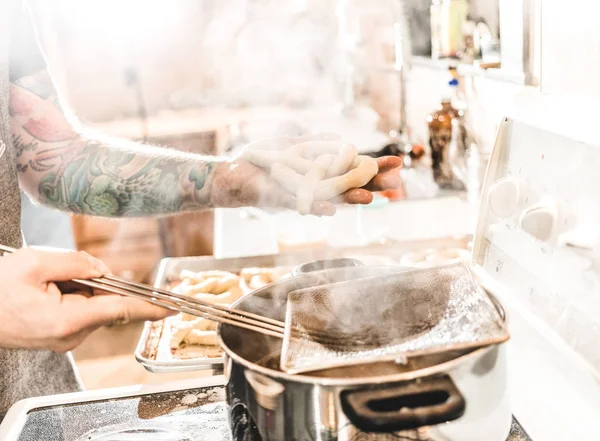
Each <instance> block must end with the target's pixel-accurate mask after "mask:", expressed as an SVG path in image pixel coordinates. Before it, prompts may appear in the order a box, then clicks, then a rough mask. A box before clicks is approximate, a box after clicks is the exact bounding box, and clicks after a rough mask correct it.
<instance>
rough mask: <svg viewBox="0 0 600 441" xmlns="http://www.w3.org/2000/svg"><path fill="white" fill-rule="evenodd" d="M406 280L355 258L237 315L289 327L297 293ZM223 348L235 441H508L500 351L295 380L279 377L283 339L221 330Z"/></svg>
mask: <svg viewBox="0 0 600 441" xmlns="http://www.w3.org/2000/svg"><path fill="white" fill-rule="evenodd" d="M401 271H406V269H404V268H399V267H369V266H364V265H362V264H360V262H357V261H352V260H350V259H344V260H337V261H321V262H310V263H308V264H305V265H301V266H299V267H297V268H296V269H295V270H294V271H293V273H292V277H289V278H287V279H283V280H281V281H279V282H276V283H273V284H270V285H267V286H265V287H263V288H261V289H259V290H257V291H254V292H253V293H251V294H249V295H247V296H245V297H243V298H242V299H240V300H239V301H238V302H236V303H235V304H234V305H233V308H235V309H240V310H243V311H247V312H252V313H256V314H261V315H263V316H266V317H270V318H272V319H275V320H281V321H284V319H285V313H286V303H287V295H288V293H289V292H291V291H293V290H295V289H299V288H307V287H311V286H317V285H321V284H326V283H334V282H342V281H350V280H357V279H360V278H364V277H372V276H378V275H385V274H391V273H398V272H401ZM490 298H491V299H492V301H493V302H494V304H495V306H496V307H497V309H498V311H499V313H500V314H501V315H502V317H503V319H504V320H505V312H504V310H503V308H502V306H501V305H500V303H499V302H498V301H497V300H496V299H495V298H494V297H493V296H492V295H490ZM219 340H220V345H221V347H222V349H223V351H224V352H225V368H224V374H225V376H226V377H227V378H228V384H227V396H228V402H229V405H230V409H231V415H230V422H231V426H232V430H233V432H234V439H236V440H237V439H245V440H257V441H309V440H310V441H313V440H318V441H334V440H336V441H350V440H353V441H358V440H361V441H367V440H376V441H381V440H392V439H393V440H398V439H401V440H430V441H442V440H443V441H505V440H506V438H507V436H508V434H509V431H510V425H511V419H512V415H511V412H510V407H509V403H508V394H507V379H506V346H505V345H503V344H500V345H493V346H488V347H485V348H480V349H475V350H463V351H453V352H446V353H443V354H436V355H428V356H422V357H415V358H411V359H409V360H408V362H407V363H405V364H398V363H396V362H377V363H370V364H363V365H359V366H349V367H342V368H333V369H327V370H323V371H319V372H311V373H306V374H300V375H290V374H286V373H285V372H282V371H281V370H280V369H279V354H280V350H281V343H282V341H281V340H280V339H278V338H275V337H270V336H265V335H262V334H259V333H257V332H253V331H248V330H242V329H239V328H236V327H235V326H231V325H221V326H220V328H219ZM236 436H237V438H235V437H236Z"/></svg>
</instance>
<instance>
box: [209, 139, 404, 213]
mask: <svg viewBox="0 0 600 441" xmlns="http://www.w3.org/2000/svg"><path fill="white" fill-rule="evenodd" d="M336 138H337V137H336V136H334V135H327V134H321V135H315V136H310V137H303V138H273V139H267V140H264V141H258V142H256V143H254V144H252V145H250V146H248V147H247V148H249V149H253V148H255V149H257V150H263V151H264V150H267V151H268V150H272V151H281V150H284V149H286V148H288V147H290V146H292V145H294V144H297V143H299V142H306V141H313V140H315V141H320V140H327V141H329V140H337V139H336ZM377 164H378V166H379V173H378V174H377V175H376V176H375V177H374V178H373V179H372V180H371V181H370V182H369V183H368V184H367V185H365V186H364V187H363V188H354V189H351V190H348V191H347V192H346V193H344V194H343V195H341V196H340V197H339V198H338V199H336V200H331V201H315V202H314V204H313V207H312V214H316V215H325V216H331V215H333V214H334V213H335V206H334V204H336V203H347V204H369V203H371V201H372V200H373V193H372V192H374V191H384V190H393V189H396V188H398V187H399V186H400V185H401V181H400V174H399V170H398V168H399V167H400V166H401V165H402V159H400V158H399V157H397V156H387V157H382V158H379V159H377ZM213 179H214V180H213V185H212V192H211V195H210V199H211V200H212V202H213V204H214V206H216V207H240V206H254V207H261V208H290V209H294V208H295V207H296V199H295V197H294V196H293V195H291V194H290V193H288V192H287V191H285V190H284V189H283V188H282V187H281V186H280V185H279V184H278V183H277V182H275V181H274V180H273V179H271V178H270V177H269V175H268V173H267V172H266V171H265V170H262V169H261V168H259V167H256V166H254V165H252V164H250V163H248V162H247V161H244V160H243V159H239V158H238V159H236V160H234V161H230V162H223V163H221V164H219V165H218V166H217V168H216V169H215V171H214V178H213Z"/></svg>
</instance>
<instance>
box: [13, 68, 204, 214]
mask: <svg viewBox="0 0 600 441" xmlns="http://www.w3.org/2000/svg"><path fill="white" fill-rule="evenodd" d="M56 103H58V99H57V95H56V93H55V92H53V88H52V83H51V80H50V78H49V76H48V75H47V74H45V73H40V74H37V75H34V76H31V77H27V78H24V79H21V80H19V81H17V82H15V83H14V84H12V85H11V96H10V106H9V110H10V115H11V123H12V131H13V143H14V147H15V153H16V159H17V170H18V171H19V173H20V179H21V181H22V183H23V185H24V186H25V187H26V190H27V191H28V192H29V193H30V194H32V195H33V196H34V197H36V198H38V199H39V200H40V202H42V203H46V204H49V205H52V206H54V207H56V208H59V209H62V210H67V211H71V212H75V213H82V214H90V215H97V216H109V217H112V216H145V215H156V214H169V213H176V212H179V211H188V210H198V209H202V208H209V207H211V206H212V201H211V187H212V178H213V171H214V166H215V162H213V161H210V160H207V159H205V158H202V157H199V156H196V155H189V154H182V153H179V152H170V151H167V150H166V149H156V148H153V147H151V146H143V145H140V144H136V143H133V142H125V141H114V142H113V141H106V142H102V141H94V140H90V139H87V138H85V137H83V136H82V135H80V134H78V133H76V132H75V131H74V130H73V129H72V127H71V125H70V124H69V123H68V121H67V119H66V117H65V115H64V114H63V113H62V112H61V111H60V109H59V107H57V106H56Z"/></svg>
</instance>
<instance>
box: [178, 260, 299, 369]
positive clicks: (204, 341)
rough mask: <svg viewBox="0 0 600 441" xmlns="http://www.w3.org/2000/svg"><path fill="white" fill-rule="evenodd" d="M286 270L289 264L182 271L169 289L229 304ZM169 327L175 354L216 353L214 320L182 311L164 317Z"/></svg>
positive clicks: (217, 303)
mask: <svg viewBox="0 0 600 441" xmlns="http://www.w3.org/2000/svg"><path fill="white" fill-rule="evenodd" d="M288 274H289V269H288V268H246V269H244V270H242V271H241V272H240V274H239V275H237V274H234V273H230V272H227V271H204V272H198V273H197V272H193V271H182V272H181V274H180V277H181V279H182V280H181V282H179V283H178V284H177V285H176V286H175V287H174V288H173V289H172V290H173V291H174V292H178V293H180V294H183V295H186V296H188V297H192V298H195V299H198V300H202V301H204V302H206V303H209V304H212V305H218V306H222V307H225V308H229V307H230V306H231V304H232V303H233V302H235V301H236V300H238V299H239V298H241V297H242V296H243V295H245V294H247V293H249V292H252V291H254V290H255V289H257V288H259V287H261V286H264V285H266V284H269V283H271V282H275V281H277V280H279V279H281V278H283V277H285V276H286V275H288ZM167 320H168V322H167V323H169V328H170V330H171V332H170V337H169V342H168V343H169V345H170V347H171V350H172V351H174V352H175V354H177V357H178V358H185V359H189V358H198V357H217V356H219V355H220V349H219V348H218V346H217V333H216V329H217V323H216V322H214V321H212V320H208V319H206V318H202V317H197V316H195V315H192V314H186V313H181V314H179V315H177V316H175V317H171V318H169V319H167Z"/></svg>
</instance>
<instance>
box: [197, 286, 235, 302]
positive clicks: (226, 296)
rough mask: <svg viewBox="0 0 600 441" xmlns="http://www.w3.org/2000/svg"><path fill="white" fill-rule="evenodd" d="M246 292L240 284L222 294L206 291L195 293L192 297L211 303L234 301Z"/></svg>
mask: <svg viewBox="0 0 600 441" xmlns="http://www.w3.org/2000/svg"><path fill="white" fill-rule="evenodd" d="M243 294H244V293H243V292H242V289H241V288H240V287H239V286H233V287H232V288H231V289H230V290H229V291H226V292H224V293H222V294H206V293H198V294H194V295H193V296H192V297H193V298H195V299H196V300H201V301H203V302H205V303H210V304H211V305H214V304H217V303H229V304H231V303H233V302H235V301H236V300H237V299H239V298H240V297H242V295H243Z"/></svg>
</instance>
